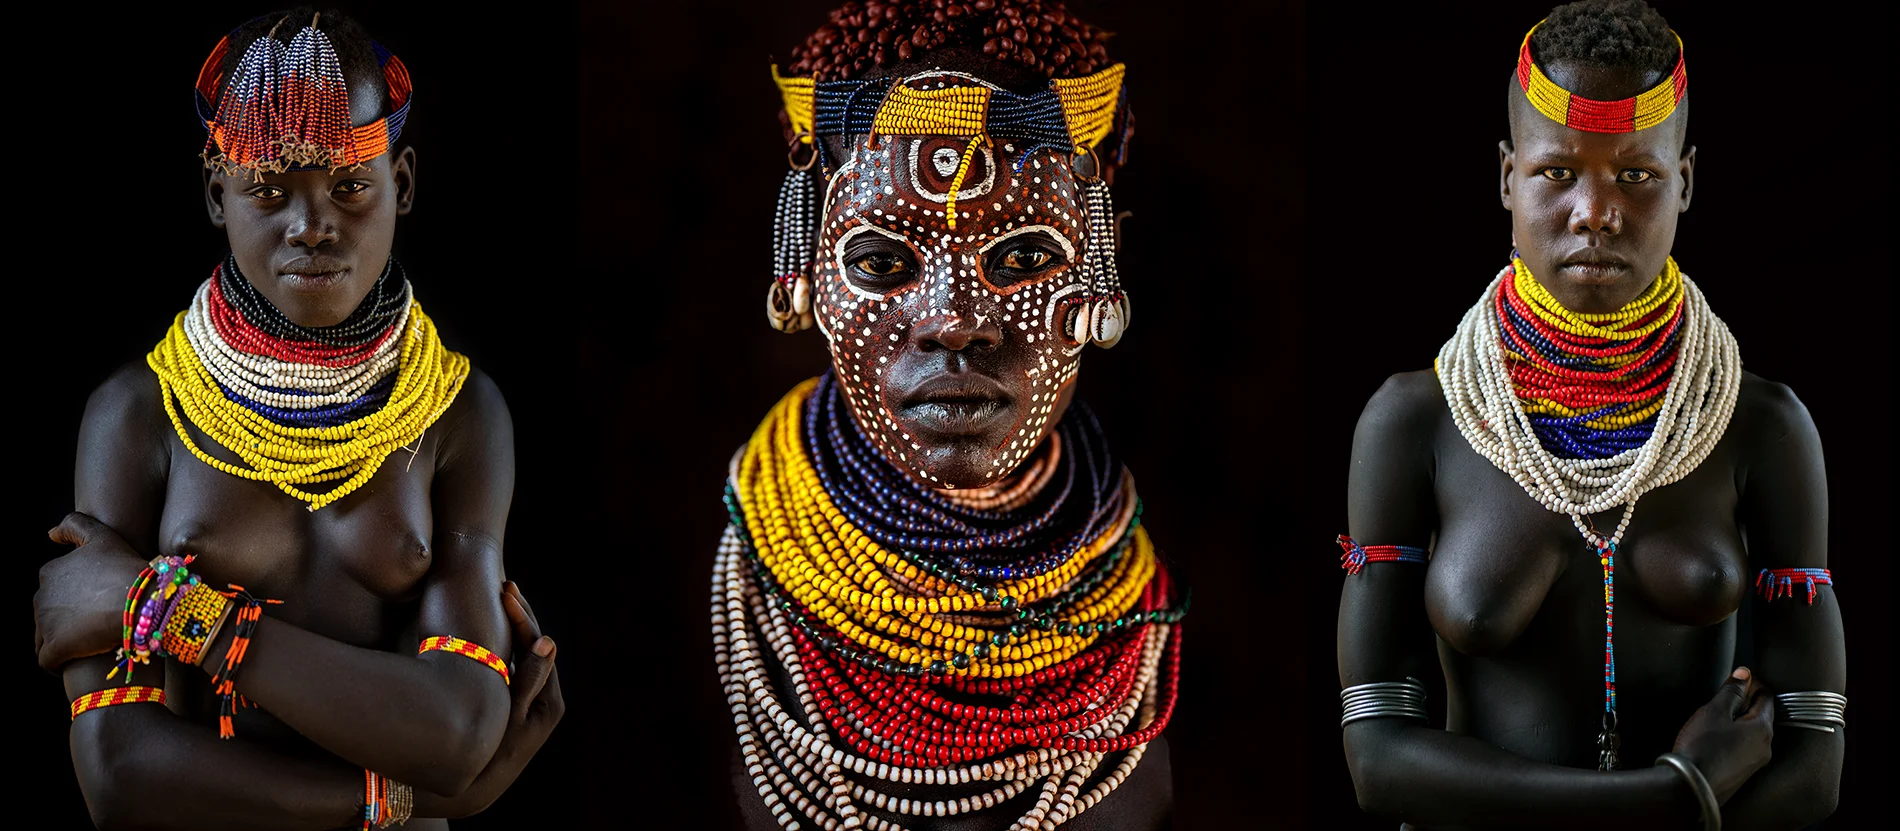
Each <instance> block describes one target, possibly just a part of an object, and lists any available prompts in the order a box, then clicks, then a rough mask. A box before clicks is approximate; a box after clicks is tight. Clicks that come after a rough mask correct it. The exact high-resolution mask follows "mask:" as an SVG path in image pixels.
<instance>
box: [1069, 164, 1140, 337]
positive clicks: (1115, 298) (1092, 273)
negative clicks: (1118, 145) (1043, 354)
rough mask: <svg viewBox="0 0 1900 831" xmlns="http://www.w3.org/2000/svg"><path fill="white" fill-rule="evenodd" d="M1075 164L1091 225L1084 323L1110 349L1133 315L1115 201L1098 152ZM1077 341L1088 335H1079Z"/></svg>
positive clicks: (1085, 256) (1085, 258)
mask: <svg viewBox="0 0 1900 831" xmlns="http://www.w3.org/2000/svg"><path fill="white" fill-rule="evenodd" d="M1075 166H1076V173H1077V175H1076V179H1077V180H1078V181H1079V182H1080V184H1081V189H1082V209H1083V211H1084V212H1085V213H1086V214H1087V215H1088V217H1087V219H1088V227H1089V239H1088V244H1087V245H1086V246H1085V247H1084V248H1083V253H1082V258H1083V262H1084V268H1085V269H1086V270H1085V271H1084V274H1086V275H1087V276H1088V280H1089V305H1088V309H1087V313H1086V314H1084V315H1083V316H1082V324H1083V325H1086V326H1087V338H1086V339H1087V340H1093V341H1095V342H1096V343H1097V344H1098V345H1100V346H1101V347H1102V348H1103V349H1107V348H1109V347H1112V346H1114V345H1115V344H1117V343H1119V342H1121V339H1122V334H1123V333H1124V332H1126V331H1128V317H1129V314H1128V313H1129V306H1128V293H1127V292H1126V291H1123V290H1122V284H1121V275H1120V274H1119V272H1118V271H1117V269H1116V268H1115V236H1114V234H1115V228H1114V222H1113V217H1114V212H1115V208H1114V202H1113V200H1112V199H1110V197H1109V194H1108V181H1107V179H1105V178H1103V176H1102V169H1101V168H1102V164H1101V160H1100V159H1098V158H1096V156H1095V151H1093V150H1089V151H1086V153H1085V154H1083V155H1078V156H1077V157H1076V159H1075ZM1084 168H1086V172H1085V171H1084ZM1076 340H1084V338H1083V337H1080V336H1078V337H1077V338H1076Z"/></svg>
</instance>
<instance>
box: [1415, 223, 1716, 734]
mask: <svg viewBox="0 0 1900 831" xmlns="http://www.w3.org/2000/svg"><path fill="white" fill-rule="evenodd" d="M1435 369H1436V370H1437V373H1438V379H1439V385H1440V387H1441V388H1443V389H1444V391H1445V401H1446V403H1447V404H1449V405H1450V407H1451V414H1452V420H1453V421H1454V422H1455V423H1456V424H1457V425H1458V431H1459V432H1460V433H1462V434H1463V435H1464V437H1465V440H1466V441H1468V442H1470V443H1471V448H1472V449H1473V450H1476V451H1477V452H1478V454H1479V455H1482V456H1484V457H1485V458H1486V459H1489V460H1490V461H1491V463H1492V464H1494V465H1496V466H1497V468H1498V469H1499V470H1502V471H1504V472H1505V473H1507V474H1510V476H1511V478H1512V479H1513V480H1515V481H1516V482H1517V483H1518V485H1519V486H1521V487H1523V488H1524V492H1525V493H1528V494H1530V496H1531V498H1533V499H1536V500H1537V501H1538V503H1539V504H1541V505H1543V506H1544V507H1545V508H1548V509H1549V510H1551V511H1555V512H1557V513H1561V514H1567V515H1569V517H1570V521H1571V523H1572V524H1574V525H1575V526H1576V528H1577V532H1578V533H1580V534H1582V535H1583V538H1584V540H1585V541H1587V542H1588V543H1589V544H1590V546H1591V547H1592V549H1593V550H1594V551H1595V552H1596V553H1597V555H1598V562H1599V564H1600V565H1601V566H1602V569H1603V629H1604V633H1603V732H1602V733H1601V734H1599V736H1598V767H1599V768H1601V769H1603V770H1613V769H1615V767H1616V764H1617V758H1616V749H1617V744H1618V740H1617V736H1616V644H1615V612H1616V556H1617V553H1618V546H1619V545H1620V544H1621V543H1622V540H1623V533H1624V531H1626V530H1628V528H1629V522H1630V517H1631V516H1632V515H1633V514H1634V513H1635V511H1636V500H1637V499H1638V498H1640V497H1641V496H1642V495H1643V494H1645V493H1647V492H1649V491H1651V490H1654V489H1656V488H1660V487H1663V486H1664V485H1668V484H1670V483H1672V482H1675V481H1677V480H1679V479H1681V478H1682V477H1684V476H1687V475H1688V474H1689V472H1690V471H1692V470H1695V468H1696V466H1697V465H1699V464H1701V463H1702V460H1703V459H1705V458H1707V457H1708V455H1709V452H1710V451H1711V450H1713V449H1714V448H1715V444H1716V442H1718V441H1720V440H1721V438H1722V433H1723V431H1724V430H1725V429H1727V427H1728V422H1729V417H1730V416H1731V415H1733V414H1734V412H1735V399H1736V396H1737V394H1738V392H1739V391H1740V389H1741V353H1740V351H1739V350H1738V348H1737V347H1736V344H1735V338H1734V336H1733V335H1731V334H1729V331H1728V327H1727V326H1725V325H1723V323H1722V321H1721V319H1720V318H1717V317H1716V316H1715V314H1714V313H1713V312H1711V311H1710V310H1709V306H1708V301H1707V300H1706V299H1705V298H1704V297H1703V295H1702V291H1701V290H1700V289H1699V288H1697V287H1696V285H1695V283H1694V282H1692V281H1691V280H1690V279H1689V277H1688V275H1685V274H1682V273H1681V271H1679V270H1678V269H1677V267H1676V262H1675V260H1674V259H1673V258H1672V259H1670V260H1668V262H1667V263H1666V264H1665V265H1664V268H1663V273H1662V274H1661V275H1660V276H1658V277H1657V278H1656V280H1655V281H1654V282H1653V283H1652V284H1651V285H1650V287H1649V288H1648V289H1647V290H1645V291H1644V292H1643V294H1642V295H1641V296H1639V297H1638V298H1636V299H1635V300H1633V301H1631V302H1630V303H1629V304H1628V305H1626V306H1624V307H1623V308H1621V309H1618V310H1617V311H1614V312H1609V313H1603V314H1580V313H1577V312H1572V311H1570V310H1569V309H1566V308H1564V307H1563V306H1562V304H1560V303H1558V302H1557V300H1556V298H1555V297H1552V296H1551V295H1550V293H1549V292H1547V291H1545V290H1544V288H1543V286H1541V285H1539V284H1538V283H1537V281H1536V280H1535V279H1533V278H1532V275H1531V273H1530V269H1528V268H1526V267H1525V265H1524V262H1523V261H1522V260H1517V259H1514V260H1513V262H1512V264H1511V266H1510V267H1507V268H1505V269H1504V270H1503V271H1502V272H1500V273H1499V274H1498V276H1497V278H1496V279H1495V280H1493V281H1492V282H1491V285H1490V287H1489V288H1487V289H1486V290H1485V293H1484V297H1483V298H1482V299H1481V300H1479V301H1478V303H1477V305H1475V306H1473V307H1472V308H1471V310H1470V311H1468V312H1466V313H1465V316H1464V320H1463V321H1461V322H1460V323H1459V325H1458V331H1457V334H1455V335H1453V336H1452V338H1451V340H1449V341H1447V342H1446V343H1445V346H1444V347H1443V348H1442V349H1441V350H1439V353H1438V360H1437V362H1436V364H1435ZM1617 506H1622V508H1623V514H1622V519H1621V520H1620V521H1618V522H1617V525H1616V530H1615V531H1614V532H1612V533H1610V534H1609V535H1608V536H1604V535H1603V534H1601V533H1599V532H1598V531H1597V530H1596V527H1595V525H1594V523H1592V522H1591V521H1590V519H1589V515H1590V514H1594V513H1597V512H1600V511H1606V510H1609V509H1612V508H1615V507H1617Z"/></svg>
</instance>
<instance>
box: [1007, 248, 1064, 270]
mask: <svg viewBox="0 0 1900 831" xmlns="http://www.w3.org/2000/svg"><path fill="white" fill-rule="evenodd" d="M1054 259H1055V256H1054V255H1052V254H1050V253H1049V252H1047V251H1043V250H1041V249H1037V248H1018V249H1015V250H1013V251H1011V252H1009V253H1008V254H1004V255H1003V263H1002V265H1003V267H1004V268H1010V269H1015V270H1017V271H1034V270H1036V269H1038V268H1042V267H1043V266H1045V265H1048V264H1049V262H1050V261H1051V260H1054Z"/></svg>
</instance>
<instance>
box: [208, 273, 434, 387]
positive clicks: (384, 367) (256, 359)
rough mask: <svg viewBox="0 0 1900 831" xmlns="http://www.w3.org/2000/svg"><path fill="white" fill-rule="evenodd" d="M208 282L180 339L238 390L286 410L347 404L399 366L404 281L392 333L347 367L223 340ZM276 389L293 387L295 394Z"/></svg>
mask: <svg viewBox="0 0 1900 831" xmlns="http://www.w3.org/2000/svg"><path fill="white" fill-rule="evenodd" d="M212 279H213V280H215V279H216V278H215V277H214V278H212ZM211 283H212V280H206V281H205V282H204V283H203V284H202V285H200V286H199V287H198V291H197V293H196V294H195V295H193V297H192V300H191V307H190V308H189V309H187V310H186V311H185V320H184V330H185V338H186V339H187V340H189V341H190V342H191V348H192V351H193V352H194V353H196V355H197V357H198V360H199V362H200V363H201V364H202V365H203V366H204V368H205V371H207V372H209V373H210V374H211V376H212V377H213V378H215V379H216V380H217V381H218V383H220V384H223V385H224V386H225V387H228V388H229V389H230V390H231V391H232V392H234V393H236V394H238V395H241V396H244V397H245V398H248V399H251V400H252V401H257V402H259V403H262V404H265V405H268V406H271V407H277V408H281V409H287V410H308V409H315V408H319V407H328V406H333V405H337V404H347V403H349V402H351V401H354V400H356V399H357V398H358V397H360V396H361V395H363V393H364V391H365V390H368V389H369V388H370V387H372V386H375V385H376V382H378V381H381V380H382V379H384V378H386V377H388V375H389V374H390V373H392V372H395V371H396V370H397V369H398V368H399V359H400V358H401V355H402V343H403V340H404V337H403V333H405V332H407V328H406V327H407V326H408V325H409V316H410V315H409V313H410V312H411V311H412V310H413V309H414V306H415V304H414V302H413V301H412V300H411V299H410V297H411V289H410V286H409V283H408V281H406V280H405V281H404V282H403V302H404V304H403V310H402V313H401V314H400V316H399V317H398V318H397V320H396V324H395V330H396V331H395V333H392V334H391V335H390V336H389V337H386V338H384V339H383V342H382V343H381V344H378V345H377V347H376V349H375V351H373V352H371V353H370V355H369V356H368V357H366V358H364V359H363V360H362V361H360V362H358V363H356V364H353V365H350V366H324V365H321V364H314V363H302V362H298V361H285V360H281V359H278V358H272V357H269V356H266V355H253V354H251V353H248V352H245V351H243V350H241V349H238V348H237V347H236V346H234V345H232V344H230V343H228V342H226V341H225V339H224V337H223V336H222V335H220V334H218V330H217V327H216V325H214V324H213V323H212V322H211V310H210V296H211V295H210V292H211ZM278 390H295V391H296V392H297V393H301V394H291V393H284V392H279V391H278Z"/></svg>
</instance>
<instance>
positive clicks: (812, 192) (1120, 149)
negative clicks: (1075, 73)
mask: <svg viewBox="0 0 1900 831" xmlns="http://www.w3.org/2000/svg"><path fill="white" fill-rule="evenodd" d="M1125 72H1126V67H1124V66H1123V65H1122V64H1115V65H1113V66H1110V67H1109V68H1107V69H1104V70H1102V71H1100V72H1097V73H1094V74H1092V75H1086V76H1083V77H1080V78H1052V79H1050V81H1049V85H1048V87H1046V88H1044V89H1042V90H1038V91H1036V92H1033V93H1029V94H1021V93H1015V92H1011V91H1009V90H1006V89H1002V88H1000V87H997V86H995V85H994V84H990V83H988V82H985V81H983V80H981V79H979V78H976V77H974V76H971V75H968V74H965V73H961V72H951V71H947V70H941V69H938V70H931V71H927V72H922V73H918V74H916V75H911V76H908V77H904V78H872V79H865V80H846V81H825V82H822V83H819V82H816V81H814V80H813V79H811V78H788V77H785V76H783V75H780V74H779V73H778V67H777V66H773V67H772V80H773V82H774V83H776V84H777V85H778V89H779V95H780V97H781V99H782V100H783V102H784V105H785V115H786V117H787V119H788V120H789V121H790V123H791V128H792V132H793V134H794V135H795V136H796V138H795V139H794V141H793V147H792V153H791V159H790V161H791V163H792V171H791V173H790V174H788V175H787V176H786V180H785V186H784V187H783V188H782V189H781V190H780V191H779V212H778V217H777V223H776V228H775V229H774V231H775V240H774V242H775V245H774V253H775V254H776V260H777V262H776V263H775V267H774V270H773V278H774V282H773V288H772V292H771V294H770V295H768V297H767V301H766V315H767V317H768V319H769V320H770V321H771V323H772V325H773V326H774V327H776V328H778V329H780V330H782V331H787V332H791V331H797V330H799V329H802V328H805V327H806V326H809V325H811V323H810V317H811V312H810V309H811V302H810V300H811V299H810V288H809V274H810V269H811V267H812V254H813V243H814V241H815V239H816V227H817V223H818V220H819V217H818V216H817V195H816V191H817V187H816V184H817V183H816V180H815V179H814V178H813V177H812V175H811V173H810V171H811V168H812V167H814V166H817V165H819V164H820V162H821V159H822V155H823V150H822V148H821V147H820V146H819V145H818V144H817V139H819V138H822V137H825V136H860V135H863V136H875V135H879V134H882V135H903V136H947V137H955V138H967V139H968V140H969V143H968V145H967V146H966V147H965V148H964V151H963V154H962V157H961V159H959V160H958V163H957V166H956V171H955V175H954V177H953V178H952V179H951V185H950V189H949V194H948V197H947V198H946V200H945V204H944V217H945V221H946V222H947V223H948V224H949V226H950V227H951V228H952V229H954V228H956V227H957V205H956V195H957V193H958V191H959V190H960V189H961V187H962V183H963V181H964V178H965V177H966V176H967V175H968V174H969V172H970V169H971V162H972V160H973V159H974V157H975V155H976V151H977V149H978V148H979V147H982V146H987V145H990V144H992V143H994V142H997V141H1001V142H1006V143H1007V144H1008V147H1009V148H1010V150H1011V151H1012V153H1011V155H1012V157H1013V158H1012V159H1011V164H1012V167H1014V168H1015V169H1017V170H1020V169H1021V168H1022V165H1023V163H1024V162H1025V161H1027V160H1028V159H1029V157H1030V156H1031V155H1033V154H1035V153H1036V152H1038V151H1043V150H1052V149H1053V150H1059V151H1061V152H1064V153H1065V154H1069V155H1070V156H1072V161H1073V164H1074V166H1075V167H1074V169H1075V173H1076V179H1077V180H1078V182H1079V183H1080V184H1081V190H1082V196H1083V201H1084V205H1085V208H1086V211H1087V215H1088V222H1089V241H1088V248H1087V250H1086V251H1085V252H1084V254H1083V256H1082V261H1081V264H1082V266H1083V268H1084V269H1085V273H1087V274H1088V275H1089V279H1090V284H1091V289H1092V290H1091V297H1090V303H1089V312H1088V313H1086V314H1083V315H1081V316H1080V317H1079V318H1078V320H1079V322H1078V325H1077V328H1078V329H1079V330H1082V331H1078V332H1077V333H1076V335H1077V340H1082V341H1087V340H1094V341H1095V342H1097V343H1099V344H1101V345H1102V346H1113V345H1114V344H1115V343H1116V342H1117V341H1118V340H1120V339H1121V334H1122V332H1123V330H1125V329H1126V328H1127V324H1128V297H1127V292H1125V291H1123V290H1122V288H1121V281H1120V278H1119V277H1118V276H1117V274H1116V269H1115V263H1114V257H1113V253H1112V252H1113V250H1114V247H1113V242H1112V240H1111V239H1110V236H1111V234H1112V228H1111V227H1110V226H1111V224H1110V223H1109V222H1108V217H1109V216H1110V203H1109V198H1108V186H1107V183H1106V182H1104V181H1103V179H1102V175H1101V174H1102V160H1101V159H1100V158H1099V157H1098V155H1097V150H1098V148H1100V147H1101V146H1102V145H1103V143H1104V142H1105V141H1106V140H1107V139H1108V137H1109V136H1111V135H1115V134H1116V133H1117V132H1118V128H1119V132H1120V133H1121V134H1123V135H1124V137H1125V135H1126V133H1127V131H1128V108H1127V106H1126V90H1125V88H1124V87H1123V85H1122V76H1123V75H1124V74H1125ZM1115 149H1116V152H1115V158H1114V159H1113V161H1114V162H1116V163H1120V162H1121V161H1122V160H1123V157H1124V155H1125V151H1126V142H1125V141H1124V142H1120V143H1118V145H1117V147H1116V148H1115ZM801 157H802V160H801Z"/></svg>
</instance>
